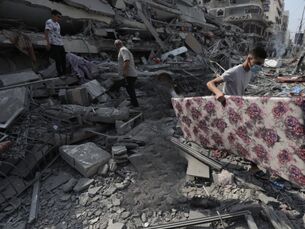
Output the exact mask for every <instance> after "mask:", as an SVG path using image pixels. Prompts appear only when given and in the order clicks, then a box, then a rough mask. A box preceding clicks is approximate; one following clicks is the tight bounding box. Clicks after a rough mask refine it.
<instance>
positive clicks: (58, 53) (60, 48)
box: [45, 10, 66, 76]
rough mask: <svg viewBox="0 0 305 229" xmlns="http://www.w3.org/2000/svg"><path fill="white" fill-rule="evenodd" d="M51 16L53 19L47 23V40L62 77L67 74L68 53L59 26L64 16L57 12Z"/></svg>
mask: <svg viewBox="0 0 305 229" xmlns="http://www.w3.org/2000/svg"><path fill="white" fill-rule="evenodd" d="M51 14H52V18H51V19H49V20H47V21H46V25H45V38H46V41H47V49H48V50H49V51H50V56H51V58H52V59H54V60H55V63H56V70H57V74H58V76H62V75H65V74H66V52H65V48H64V42H63V39H62V37H61V34H60V25H59V21H60V19H61V16H62V15H61V13H60V12H59V11H57V10H52V12H51Z"/></svg>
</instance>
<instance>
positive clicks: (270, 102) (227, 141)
mask: <svg viewBox="0 0 305 229" xmlns="http://www.w3.org/2000/svg"><path fill="white" fill-rule="evenodd" d="M226 100H227V104H226V106H225V107H223V106H222V105H221V103H220V102H218V101H216V100H215V98H214V97H192V98H174V99H172V104H173V107H174V109H175V112H176V115H177V117H178V119H179V120H180V121H181V125H182V131H183V133H184V137H185V138H186V139H188V140H190V141H193V142H196V143H198V144H200V145H202V146H203V147H206V148H217V149H224V150H228V151H230V152H232V153H235V154H238V155H240V156H242V157H244V158H246V159H247V160H250V161H253V162H254V163H256V164H258V165H260V166H262V167H264V168H266V169H268V170H269V171H271V172H272V173H275V174H277V175H278V176H281V177H282V178H284V179H286V180H289V181H291V182H293V183H295V184H297V185H299V186H303V187H305V132H304V119H303V118H304V115H305V98H301V97H297V98H275V97H235V96H226Z"/></svg>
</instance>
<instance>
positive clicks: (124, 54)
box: [118, 46, 138, 77]
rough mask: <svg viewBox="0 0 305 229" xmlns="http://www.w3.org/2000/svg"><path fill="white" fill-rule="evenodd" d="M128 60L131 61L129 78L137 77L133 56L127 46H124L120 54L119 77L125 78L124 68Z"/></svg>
mask: <svg viewBox="0 0 305 229" xmlns="http://www.w3.org/2000/svg"><path fill="white" fill-rule="evenodd" d="M126 60H129V66H128V74H127V76H131V77H137V75H138V74H137V70H136V66H135V63H134V58H133V55H132V53H131V52H130V51H129V50H128V49H127V48H126V47H125V46H123V47H122V48H121V49H120V51H119V54H118V65H119V66H118V68H119V69H118V71H119V76H120V77H123V66H124V61H126Z"/></svg>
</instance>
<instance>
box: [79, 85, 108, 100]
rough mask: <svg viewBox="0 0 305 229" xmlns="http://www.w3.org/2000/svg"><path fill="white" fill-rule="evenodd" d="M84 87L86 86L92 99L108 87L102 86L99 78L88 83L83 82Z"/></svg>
mask: <svg viewBox="0 0 305 229" xmlns="http://www.w3.org/2000/svg"><path fill="white" fill-rule="evenodd" d="M82 87H83V88H86V90H87V92H88V93H89V95H90V97H91V99H92V100H94V99H96V98H97V97H99V96H101V95H102V94H104V93H105V92H106V89H105V88H104V87H102V86H101V84H100V83H99V82H98V81H97V80H92V81H89V82H88V83H85V84H83V85H82Z"/></svg>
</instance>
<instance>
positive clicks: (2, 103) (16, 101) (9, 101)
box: [0, 87, 28, 128]
mask: <svg viewBox="0 0 305 229" xmlns="http://www.w3.org/2000/svg"><path fill="white" fill-rule="evenodd" d="M27 101H28V93H27V89H26V88H24V87H21V88H14V89H9V90H3V91H0V109H1V112H0V128H7V127H8V126H9V125H10V124H11V123H12V122H13V121H14V119H15V118H16V117H17V116H18V115H19V114H20V113H21V112H22V111H24V109H25V107H26V103H27Z"/></svg>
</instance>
